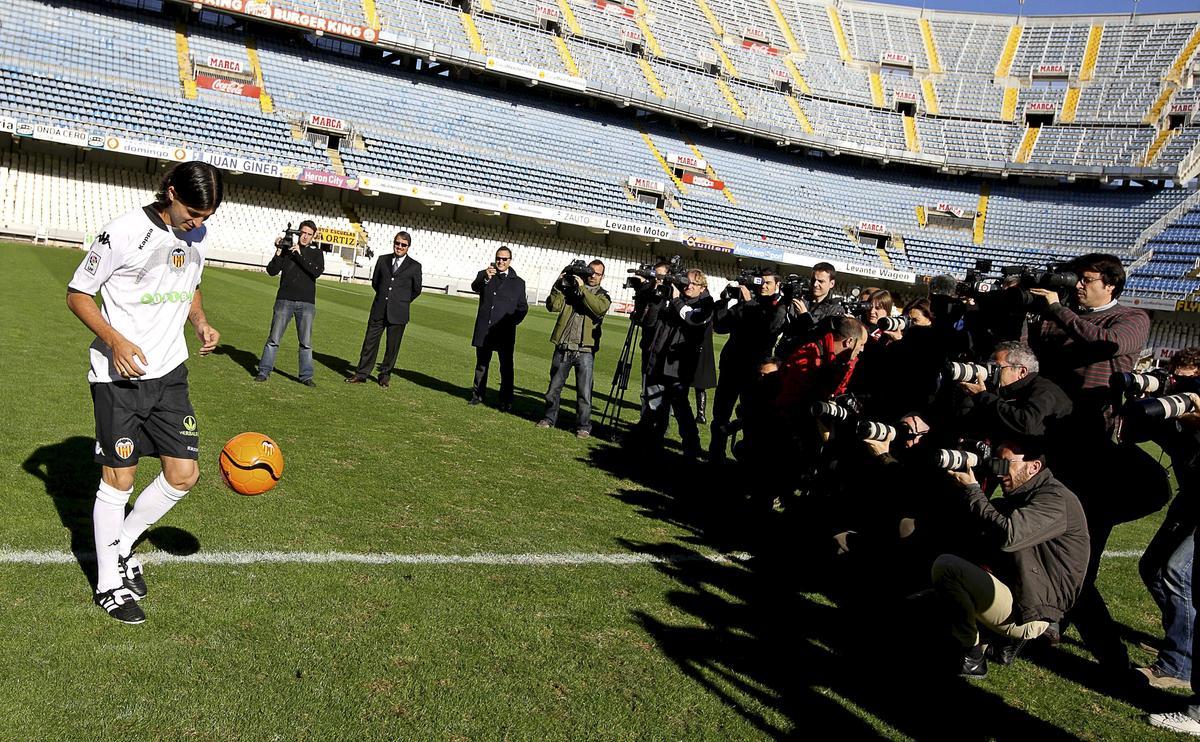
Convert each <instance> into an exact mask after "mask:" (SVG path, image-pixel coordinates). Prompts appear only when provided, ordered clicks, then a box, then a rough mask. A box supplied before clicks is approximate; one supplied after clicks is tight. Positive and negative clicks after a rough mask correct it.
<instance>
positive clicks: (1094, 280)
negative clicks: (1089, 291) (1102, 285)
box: [1079, 276, 1104, 286]
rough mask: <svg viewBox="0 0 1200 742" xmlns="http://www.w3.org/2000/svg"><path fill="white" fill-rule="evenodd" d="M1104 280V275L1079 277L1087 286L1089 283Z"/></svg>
mask: <svg viewBox="0 0 1200 742" xmlns="http://www.w3.org/2000/svg"><path fill="white" fill-rule="evenodd" d="M1102 280H1104V277H1103V276H1096V277H1095V278H1088V277H1087V276H1080V277H1079V282H1080V283H1082V284H1083V285H1084V286H1087V285H1088V284H1089V283H1095V282H1096V281H1102Z"/></svg>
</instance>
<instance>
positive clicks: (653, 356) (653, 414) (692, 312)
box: [625, 269, 713, 457]
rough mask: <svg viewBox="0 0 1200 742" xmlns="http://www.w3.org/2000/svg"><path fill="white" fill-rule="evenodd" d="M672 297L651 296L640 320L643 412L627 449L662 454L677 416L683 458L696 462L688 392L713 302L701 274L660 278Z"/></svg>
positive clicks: (697, 435)
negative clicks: (644, 341)
mask: <svg viewBox="0 0 1200 742" xmlns="http://www.w3.org/2000/svg"><path fill="white" fill-rule="evenodd" d="M663 283H664V285H669V286H670V293H669V294H668V295H667V296H665V297H663V296H662V295H661V293H662V292H658V293H656V294H655V297H654V298H653V299H651V300H650V302H649V303H648V304H647V306H646V312H645V315H644V316H643V320H642V322H643V327H644V328H645V330H644V331H645V333H646V335H648V336H649V337H650V341H649V343H648V345H647V349H648V351H649V352H648V356H647V359H646V368H647V373H646V381H645V388H644V394H645V398H646V403H645V409H644V410H643V412H642V417H641V419H640V420H639V421H638V423H637V425H636V426H634V429H633V430H632V431H631V432H630V434H629V436H627V437H626V440H625V445H626V447H629V448H635V447H640V446H645V447H647V448H650V449H658V448H661V446H662V442H663V437H664V436H665V435H666V432H667V426H668V425H669V424H670V414H671V412H672V411H674V413H675V420H676V421H677V422H678V423H679V436H680V438H681V440H682V442H683V452H684V455H685V456H689V457H699V456H700V455H702V453H703V452H702V450H701V448H700V432H699V430H698V429H697V428H696V418H695V416H694V415H693V414H692V408H691V405H689V404H688V389H689V388H690V385H691V383H692V379H693V378H694V377H695V374H696V366H697V364H698V363H699V362H700V350H701V347H702V346H703V344H704V336H705V333H706V332H707V330H708V326H709V323H710V322H712V315H713V300H712V297H711V296H708V295H707V292H706V291H705V289H706V288H707V287H708V280H707V279H706V278H705V276H704V273H703V272H702V271H699V270H695V269H693V270H689V271H686V272H676V273H671V274H668V275H667V276H665V277H664V278H663Z"/></svg>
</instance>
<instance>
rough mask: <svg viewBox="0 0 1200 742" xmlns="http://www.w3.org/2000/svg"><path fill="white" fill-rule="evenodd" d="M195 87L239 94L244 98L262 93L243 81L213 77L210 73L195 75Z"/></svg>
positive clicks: (255, 96) (254, 96) (256, 96)
mask: <svg viewBox="0 0 1200 742" xmlns="http://www.w3.org/2000/svg"><path fill="white" fill-rule="evenodd" d="M196 87H198V88H206V89H208V90H216V91H217V92H219V93H229V94H230V95H241V96H245V97H246V98H258V96H259V95H260V94H261V93H262V90H260V89H259V88H258V87H257V86H255V85H247V84H246V83H244V82H237V81H236V80H226V79H223V78H220V77H213V76H212V75H196Z"/></svg>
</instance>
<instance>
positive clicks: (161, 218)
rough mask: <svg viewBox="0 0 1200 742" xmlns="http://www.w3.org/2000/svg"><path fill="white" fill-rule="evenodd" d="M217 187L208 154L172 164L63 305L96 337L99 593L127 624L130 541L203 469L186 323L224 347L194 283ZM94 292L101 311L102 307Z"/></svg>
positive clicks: (132, 569)
mask: <svg viewBox="0 0 1200 742" xmlns="http://www.w3.org/2000/svg"><path fill="white" fill-rule="evenodd" d="M221 196H222V183H221V173H220V171H219V170H217V169H216V168H214V167H213V166H211V165H209V164H207V163H202V162H188V163H184V164H182V165H177V166H176V167H175V168H174V169H172V170H171V171H170V172H168V173H167V175H166V177H164V178H163V181H162V185H161V187H160V188H159V191H158V193H156V194H155V200H154V203H153V204H151V205H149V206H146V207H144V208H141V209H137V210H136V211H131V212H129V213H128V214H125V215H124V216H120V217H118V218H117V219H115V220H113V221H112V222H110V223H109V224H108V225H107V226H105V228H104V231H102V232H101V233H100V235H99V236H98V237H96V240H95V242H93V243H92V246H91V249H90V250H89V251H88V254H87V255H86V256H85V257H84V259H83V262H82V263H81V264H80V265H79V268H78V269H76V271H75V275H74V277H72V278H71V282H70V284H68V286H67V306H68V307H69V308H70V309H71V311H72V312H74V313H75V316H76V317H78V318H79V319H80V321H81V322H83V324H84V325H86V326H87V328H88V329H89V330H91V331H92V332H93V333H95V335H96V339H95V340H94V341H92V344H91V348H90V356H91V370H90V371H89V372H88V382H90V384H91V387H92V405H93V408H94V411H95V418H96V454H95V456H96V462H97V463H98V464H100V465H101V476H100V485H99V488H98V489H97V491H96V503H95V506H94V507H93V510H92V519H93V522H94V530H95V537H96V564H97V575H96V594H95V601H96V604H97V605H99V606H100V607H101V608H103V609H104V610H106V611H108V614H109V615H110V616H112V617H113V618H115V619H117V620H118V621H121V622H122V623H129V624H137V623H142V622H143V621H145V620H146V614H145V613H144V612H143V611H142V609H141V607H140V606H138V604H137V601H138V600H141V599H142V598H144V597H145V596H146V582H145V579H144V577H143V574H142V566H141V564H140V563H139V562H138V560H137V557H135V556H134V555H133V544H134V542H135V541H137V539H138V537H140V536H141V535H142V533H144V532H145V531H146V529H147V528H149V527H150V526H151V525H153V524H154V523H155V522H157V521H158V519H159V518H161V517H163V515H165V514H166V512H167V511H168V510H170V509H171V507H172V506H174V505H175V503H177V502H179V501H180V500H181V499H182V498H183V496H184V495H186V494H187V493H188V490H190V489H191V488H192V487H193V486H195V484H196V480H197V479H199V477H200V470H199V468H198V466H197V465H196V459H197V457H198V455H199V432H198V426H197V424H196V417H195V412H194V411H193V409H192V403H191V401H190V400H189V399H188V382H187V378H188V372H187V366H185V365H184V361H186V360H187V357H188V350H187V344H186V343H185V342H184V338H183V323H184V321H185V320H187V321H190V322H191V323H192V327H194V328H195V330H196V335H197V336H198V337H199V339H200V355H205V354H207V353H208V352H209V351H211V350H213V349H214V348H216V347H217V341H218V340H219V339H220V334H219V333H218V332H217V331H216V330H215V329H213V327H212V325H210V324H208V320H207V319H206V318H205V316H204V308H203V305H202V304H201V301H200V288H199V286H200V274H201V272H202V270H203V268H204V251H205V248H206V241H205V238H206V237H207V235H208V229H207V227H205V226H204V221H205V220H206V219H208V218H209V217H210V216H212V214H213V212H214V211H216V210H217V207H218V206H220V205H221ZM97 292H99V294H100V296H101V297H102V298H103V300H104V308H103V309H100V308H98V307H97V306H96V302H95V299H94V297H95V295H96V294H97ZM142 456H157V457H158V458H159V459H161V460H162V473H161V474H159V476H158V477H156V478H155V479H154V481H153V482H151V483H150V484H149V485H147V486H146V488H145V489H144V490H142V492H141V494H140V495H138V498H137V501H136V502H135V503H134V506H133V509H132V510H131V511H130V513H129V515H128V516H126V515H125V505H126V503H128V502H129V496H130V495H131V494H132V493H133V483H134V477H135V475H136V474H137V462H138V459H139V458H140V457H142Z"/></svg>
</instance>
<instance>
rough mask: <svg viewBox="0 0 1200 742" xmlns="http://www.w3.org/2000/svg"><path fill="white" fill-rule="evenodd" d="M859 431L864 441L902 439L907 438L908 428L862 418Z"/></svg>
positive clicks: (859, 435)
mask: <svg viewBox="0 0 1200 742" xmlns="http://www.w3.org/2000/svg"><path fill="white" fill-rule="evenodd" d="M857 432H858V437H859V438H862V439H863V440H864V441H887V440H901V441H902V440H905V439H906V438H907V433H908V428H906V427H903V426H901V427H896V426H894V425H888V424H887V423H878V422H875V421H874V420H860V421H859V423H858V429H857Z"/></svg>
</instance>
